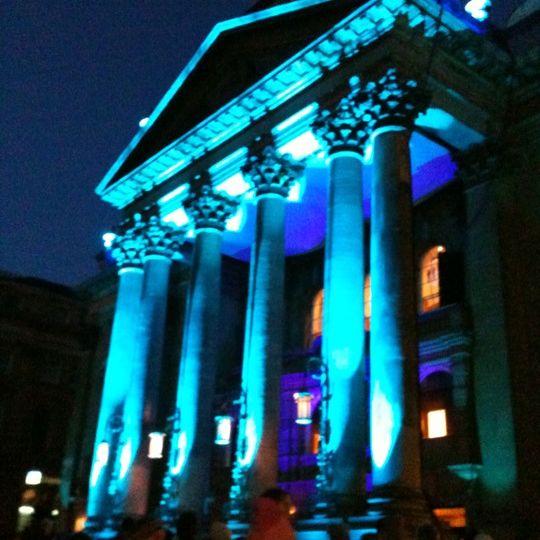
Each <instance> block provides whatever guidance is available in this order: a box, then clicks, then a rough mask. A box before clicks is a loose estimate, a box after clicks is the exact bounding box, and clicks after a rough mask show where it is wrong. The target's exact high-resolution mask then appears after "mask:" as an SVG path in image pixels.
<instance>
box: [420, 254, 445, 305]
mask: <svg viewBox="0 0 540 540" xmlns="http://www.w3.org/2000/svg"><path fill="white" fill-rule="evenodd" d="M445 251H446V248H445V247H444V246H434V247H432V248H431V249H429V250H428V251H427V252H426V253H425V254H424V256H423V257H422V261H421V264H420V298H421V303H420V311H421V312H426V311H432V310H434V309H438V308H439V307H440V306H441V287H440V279H439V255H440V254H441V253H444V252H445Z"/></svg>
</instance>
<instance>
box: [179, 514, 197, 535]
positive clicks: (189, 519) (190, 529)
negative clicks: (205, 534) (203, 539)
mask: <svg viewBox="0 0 540 540" xmlns="http://www.w3.org/2000/svg"><path fill="white" fill-rule="evenodd" d="M176 533H177V534H178V536H180V537H182V538H184V537H185V538H192V537H193V538H195V535H196V534H197V514H196V513H195V512H191V511H185V512H181V513H180V515H179V516H178V519H177V520H176Z"/></svg>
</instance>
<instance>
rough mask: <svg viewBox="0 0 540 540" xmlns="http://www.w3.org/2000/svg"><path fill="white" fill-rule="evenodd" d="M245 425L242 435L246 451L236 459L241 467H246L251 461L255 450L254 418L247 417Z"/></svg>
mask: <svg viewBox="0 0 540 540" xmlns="http://www.w3.org/2000/svg"><path fill="white" fill-rule="evenodd" d="M245 426H246V427H245V431H244V437H245V439H246V451H245V453H244V455H243V456H241V457H240V458H239V459H238V463H239V464H240V465H241V466H242V467H247V466H248V465H250V464H251V463H252V462H253V459H254V458H255V452H256V450H257V429H256V427H255V420H253V418H248V419H247V421H246V424H245Z"/></svg>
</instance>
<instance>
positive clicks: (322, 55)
mask: <svg viewBox="0 0 540 540" xmlns="http://www.w3.org/2000/svg"><path fill="white" fill-rule="evenodd" d="M439 9H440V8H439V4H438V3H437V2H435V1H433V0H416V1H415V2H411V1H407V0H372V1H370V2H368V3H366V4H364V5H363V6H361V7H359V9H358V10H356V11H354V12H353V13H352V14H351V15H350V16H348V17H346V18H345V19H343V20H342V21H341V22H340V23H338V24H337V25H335V26H334V27H333V28H332V29H331V30H330V31H328V32H326V33H325V34H323V35H322V36H321V37H320V38H318V39H317V40H315V41H313V42H312V43H311V44H310V45H309V46H307V47H306V48H304V49H303V50H301V51H300V52H298V53H297V54H296V55H294V56H292V57H291V58H290V59H289V60H288V61H287V62H284V63H283V64H281V65H280V66H279V67H278V68H276V69H275V70H273V71H272V72H270V73H269V74H268V75H266V76H265V77H263V78H262V79H260V80H259V81H258V82H257V83H256V84H255V85H253V86H252V87H250V88H249V89H248V90H246V91H245V92H243V93H242V94H241V95H239V96H238V97H237V98H236V99H233V100H231V101H230V102H229V103H228V104H227V105H225V106H224V107H222V108H221V109H219V110H218V111H216V112H215V113H214V114H212V115H211V116H209V117H208V118H207V119H205V120H204V121H203V122H201V123H200V124H198V125H197V126H196V127H195V128H193V129H191V130H190V131H188V132H187V133H186V134H185V135H183V136H182V137H180V138H179V139H177V140H176V141H174V142H173V143H172V144H170V145H168V146H167V147H166V148H164V149H163V150H161V151H160V152H159V153H157V154H155V155H154V156H153V157H152V158H150V159H148V160H147V161H146V162H145V163H143V164H142V165H140V166H139V167H137V168H136V169H134V170H133V171H131V172H130V173H129V174H127V175H126V176H124V177H123V178H121V179H119V180H118V181H116V182H115V183H114V184H112V185H108V183H109V182H110V180H111V179H112V177H113V176H114V173H115V172H116V171H117V170H118V168H119V166H120V165H118V162H117V164H115V166H113V168H112V169H111V171H109V173H108V174H107V175H106V177H105V178H104V180H103V181H102V182H101V184H100V185H99V186H98V188H97V189H96V192H97V194H98V195H99V196H100V197H101V198H102V199H103V200H104V201H106V202H109V203H110V204H112V205H113V206H115V207H118V208H125V207H126V206H128V205H129V204H131V203H132V202H134V201H135V200H136V199H138V198H139V197H141V196H142V195H143V194H144V193H147V192H149V191H151V190H153V189H154V188H155V187H156V186H159V185H161V184H163V183H164V182H166V181H167V180H168V179H170V178H172V177H173V176H176V175H178V174H179V173H182V172H183V171H185V170H186V169H187V168H188V167H190V166H191V165H192V164H193V163H194V162H196V161H197V160H199V159H200V158H201V157H203V156H204V155H205V154H207V153H208V152H211V151H213V150H214V149H216V148H218V147H219V146H221V145H223V144H224V143H226V142H227V141H230V140H231V139H233V138H234V137H235V136H237V135H238V134H239V133H240V132H242V131H243V130H245V129H246V128H248V127H249V126H251V125H252V124H253V123H255V122H258V121H260V120H261V119H262V118H264V117H267V116H268V115H270V114H272V112H273V111H275V110H276V109H278V108H279V107H281V106H282V105H284V104H286V103H287V102H289V101H290V100H291V99H293V98H294V97H296V96H297V95H298V94H300V93H301V92H303V91H305V90H306V89H308V88H310V87H312V86H313V85H314V84H315V83H317V82H318V81H320V80H321V79H322V78H323V77H325V76H326V75H328V73H329V72H332V71H334V70H336V69H337V68H339V67H340V66H341V64H342V63H343V62H344V61H346V60H348V59H351V58H353V57H356V56H357V55H358V54H359V52H360V50H361V49H363V48H364V47H366V46H368V45H370V44H372V43H374V42H375V41H376V40H378V39H379V38H381V37H382V36H383V35H385V34H387V33H389V32H390V31H391V30H392V29H393V28H394V27H395V26H396V25H397V24H398V23H399V24H400V25H403V24H404V21H405V22H407V24H408V26H409V27H411V28H415V29H416V31H417V32H418V33H420V34H422V35H423V36H425V37H432V36H434V35H435V33H436V31H437V30H438V31H440V32H444V33H451V32H465V31H467V29H468V27H467V25H466V24H465V23H464V22H463V21H462V20H460V19H459V18H458V17H456V16H454V15H453V14H451V13H449V12H446V11H445V12H443V14H442V17H441V21H440V24H439V21H438V16H439ZM438 25H439V26H438ZM154 115H155V113H154ZM154 115H153V116H154ZM132 144H133V143H132ZM128 150H129V149H128ZM128 154H129V151H128ZM126 157H127V154H126V152H124V154H123V155H122V156H121V157H120V158H119V159H120V160H125V158H126Z"/></svg>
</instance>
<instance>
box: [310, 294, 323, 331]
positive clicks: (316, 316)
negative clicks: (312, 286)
mask: <svg viewBox="0 0 540 540" xmlns="http://www.w3.org/2000/svg"><path fill="white" fill-rule="evenodd" d="M323 300H324V291H323V290H322V289H321V290H320V291H319V292H318V293H317V294H316V295H315V298H314V299H313V306H312V309H311V339H312V340H314V339H315V338H317V337H319V336H320V335H322V311H323Z"/></svg>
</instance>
